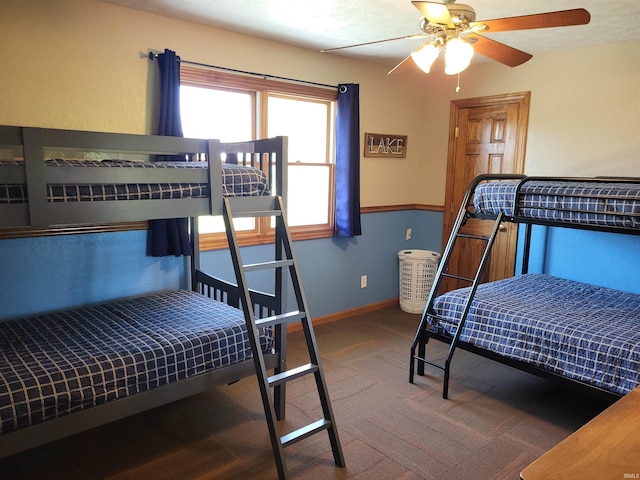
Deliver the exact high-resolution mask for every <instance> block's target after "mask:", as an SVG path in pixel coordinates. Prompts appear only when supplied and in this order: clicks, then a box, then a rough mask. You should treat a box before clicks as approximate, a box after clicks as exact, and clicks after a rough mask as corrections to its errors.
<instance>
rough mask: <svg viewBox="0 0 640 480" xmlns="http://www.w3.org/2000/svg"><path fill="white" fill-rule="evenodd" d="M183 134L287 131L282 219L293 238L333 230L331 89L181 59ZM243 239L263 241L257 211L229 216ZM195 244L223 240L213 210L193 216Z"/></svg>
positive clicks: (266, 227)
mask: <svg viewBox="0 0 640 480" xmlns="http://www.w3.org/2000/svg"><path fill="white" fill-rule="evenodd" d="M181 78H182V87H181V91H180V95H181V99H180V101H181V115H182V127H183V132H184V135H185V136H187V137H196V138H219V139H220V140H221V141H223V142H232V141H242V140H246V139H248V138H268V137H274V136H279V135H283V136H287V137H288V139H289V166H288V179H289V189H288V205H287V220H288V223H289V226H290V228H291V232H292V235H293V237H294V239H308V238H319V237H325V236H331V235H333V205H334V203H333V199H334V161H333V159H334V157H335V155H334V121H335V108H336V100H337V92H336V91H335V90H330V89H326V88H321V87H308V86H303V85H299V84H292V83H286V82H277V81H273V80H265V79H254V78H251V77H247V76H241V75H232V74H226V73H220V72H215V71H211V70H205V69H198V68H193V67H188V66H182V67H181ZM234 225H235V226H236V230H237V231H238V237H239V239H240V241H241V242H242V244H243V245H249V244H258V243H264V242H267V241H269V240H268V238H269V235H270V234H272V225H270V224H268V222H267V221H266V220H265V219H257V221H254V220H253V219H239V220H238V221H236V223H235V224H234ZM200 230H201V236H200V243H201V248H203V249H213V248H224V247H226V236H225V235H224V225H223V222H222V218H221V217H201V218H200Z"/></svg>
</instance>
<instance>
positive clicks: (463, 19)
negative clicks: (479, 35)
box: [447, 3, 476, 25]
mask: <svg viewBox="0 0 640 480" xmlns="http://www.w3.org/2000/svg"><path fill="white" fill-rule="evenodd" d="M447 8H448V9H449V14H450V15H451V19H452V20H453V23H454V24H456V25H460V24H464V23H471V22H475V21H476V11H475V10H474V9H473V8H472V7H470V6H469V5H463V4H462V3H453V4H449V5H447Z"/></svg>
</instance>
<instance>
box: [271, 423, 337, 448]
mask: <svg viewBox="0 0 640 480" xmlns="http://www.w3.org/2000/svg"><path fill="white" fill-rule="evenodd" d="M329 427H331V420H327V419H326V418H323V419H321V420H318V421H317V422H313V423H310V424H309V425H306V426H304V427H302V428H299V429H298V430H294V431H293V432H291V433H287V434H286V435H283V436H282V437H280V443H282V446H283V447H288V446H289V445H292V444H294V443H296V442H299V441H300V440H304V439H305V438H307V437H310V436H311V435H314V434H316V433H318V432H320V431H322V430H326V429H328V428H329Z"/></svg>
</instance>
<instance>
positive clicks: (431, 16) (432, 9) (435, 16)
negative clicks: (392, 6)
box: [411, 1, 455, 28]
mask: <svg viewBox="0 0 640 480" xmlns="http://www.w3.org/2000/svg"><path fill="white" fill-rule="evenodd" d="M411 3H412V4H413V6H414V7H416V8H417V9H418V10H420V13H421V14H422V16H423V17H424V18H426V19H427V20H429V23H435V24H438V25H448V26H449V27H451V28H454V27H455V25H454V24H453V20H452V19H451V14H450V13H449V9H448V8H447V6H446V5H445V4H443V3H436V2H417V1H416V2H411Z"/></svg>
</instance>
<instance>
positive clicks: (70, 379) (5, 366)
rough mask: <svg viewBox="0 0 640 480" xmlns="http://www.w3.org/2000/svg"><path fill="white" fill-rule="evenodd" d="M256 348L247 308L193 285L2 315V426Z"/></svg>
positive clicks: (88, 403) (266, 336)
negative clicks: (76, 306)
mask: <svg viewBox="0 0 640 480" xmlns="http://www.w3.org/2000/svg"><path fill="white" fill-rule="evenodd" d="M261 346H262V348H263V351H264V352H268V351H270V350H271V349H272V347H273V341H272V337H271V331H270V330H262V331H261ZM249 358H251V347H250V344H249V340H248V337H247V333H246V328H245V324H244V316H243V313H242V312H241V311H240V310H238V309H236V308H233V307H230V306H228V305H226V304H224V303H220V302H218V301H216V300H213V299H211V298H208V297H205V296H204V295H200V294H198V293H195V292H190V291H183V290H180V291H171V292H164V293H159V294H152V295H146V296H142V297H137V298H131V299H126V300H119V301H114V302H109V303H105V304H100V305H95V306H90V307H86V308H80V309H73V310H65V311H61V312H55V313H50V314H42V315H37V316H32V317H28V318H23V319H19V320H10V321H6V322H0V433H8V432H11V431H14V430H17V429H19V428H23V427H27V426H30V425H35V424H37V423H41V422H44V421H46V420H50V419H53V418H57V417H60V416H63V415H67V414H70V413H73V412H76V411H79V410H84V409H87V408H90V407H94V406H97V405H101V404H104V403H107V402H109V401H112V400H116V399H119V398H123V397H127V396H130V395H134V394H136V393H139V392H143V391H146V390H150V389H152V388H156V387H160V386H162V385H166V384H169V383H172V382H176V381H180V380H182V379H186V378H189V377H192V376H195V375H199V374H202V373H205V372H209V371H212V370H215V369H218V368H222V367H225V366H228V365H232V364H235V363H239V362H242V361H244V360H247V359H249Z"/></svg>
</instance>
